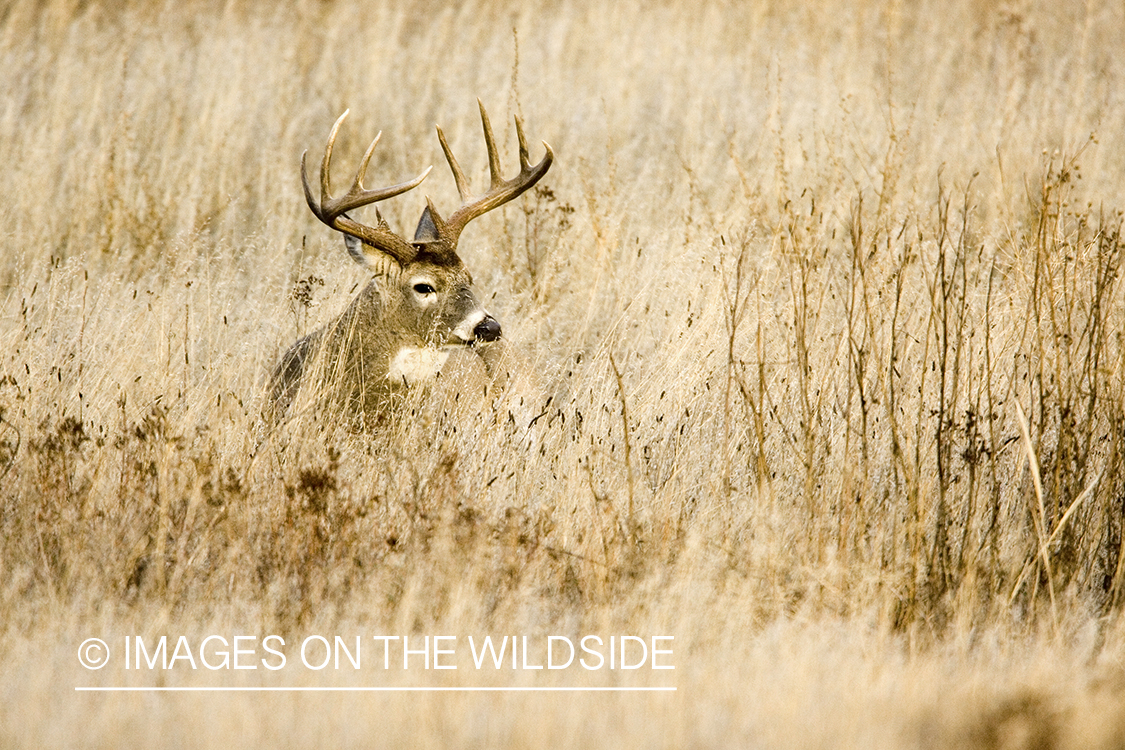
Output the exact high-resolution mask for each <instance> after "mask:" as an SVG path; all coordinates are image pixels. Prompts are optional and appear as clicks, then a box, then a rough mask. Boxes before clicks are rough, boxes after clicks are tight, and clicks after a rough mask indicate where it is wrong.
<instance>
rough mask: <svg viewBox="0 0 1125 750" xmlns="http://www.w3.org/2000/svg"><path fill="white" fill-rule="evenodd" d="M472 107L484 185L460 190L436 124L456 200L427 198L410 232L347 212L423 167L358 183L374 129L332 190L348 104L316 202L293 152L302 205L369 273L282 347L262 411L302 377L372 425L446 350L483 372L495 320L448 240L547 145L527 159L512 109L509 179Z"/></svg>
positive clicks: (383, 195) (279, 408)
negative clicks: (445, 202) (353, 167)
mask: <svg viewBox="0 0 1125 750" xmlns="http://www.w3.org/2000/svg"><path fill="white" fill-rule="evenodd" d="M480 110H481V120H482V123H483V125H484V131H485V142H486V145H487V147H488V156H489V171H490V174H491V186H490V188H489V190H488V191H487V192H485V193H484V194H483V195H480V196H477V197H470V196H469V192H468V190H469V189H468V182H467V180H466V179H465V176H464V174H463V173H462V171H461V168H460V166H458V164H457V161H456V159H455V158H454V157H453V154H452V152H451V151H450V149H449V146H448V144H447V143H446V141H445V136H444V134H443V133H442V131H441V128H438V138H439V140H440V142H441V146H442V149H443V151H444V152H445V157H446V160H447V161H448V162H449V166H450V169H451V170H452V172H453V176H454V179H455V180H456V182H457V189H458V192H459V193H460V195H461V200H462V205H461V207H460V208H459V209H458V210H457V211H456V212H454V214H453V215H452V216H450V218H449V220H448V221H446V220H443V219H442V218H441V216H440V214H439V213H438V212H437V210H436V209H435V208H434V206H433V204H432V203H430V202H429V201H428V200H427V206H426V209H425V210H424V211H423V213H422V217H421V219H420V220H419V222H418V228H417V230H416V231H415V233H414V238H413V240H411V241H410V242H407V241H406V240H405V239H404V238H402V237H400V236H399V235H397V234H395V233H393V232H391V230H390V228H389V227H388V226H387V224H386V222H385V221H383V219H382V217H381V216H379V215H378V214H376V216H377V224H376V225H375V226H368V225H364V224H360V223H358V222H356V221H355V220H353V219H352V218H350V217H349V216H348V215H347V211H350V210H352V209H354V208H358V207H359V206H362V205H366V204H369V203H373V202H377V201H380V200H385V199H387V198H390V197H393V196H394V195H398V194H400V193H403V192H406V191H407V190H410V189H412V188H414V187H416V186H417V185H418V184H420V183H421V182H422V180H423V179H425V177H426V175H427V174H428V173H429V169H427V170H426V171H425V172H423V173H422V174H421V175H420V176H418V177H417V178H415V179H414V180H411V181H409V182H405V183H401V184H399V185H395V186H393V187H389V188H383V189H380V190H366V189H364V188H363V185H362V181H363V176H364V173H365V172H366V169H367V164H368V161H369V160H370V158H371V153H372V151H373V150H374V148H375V145H376V143H378V140H379V139H378V137H376V139H375V141H374V142H373V143H372V144H371V146H370V147H369V148H368V150H367V153H366V154H365V155H364V158H363V161H362V163H361V165H360V169H359V173H358V174H357V176H356V178H355V182H354V184H353V185H352V188H351V190H350V191H349V192H348V194H347V195H344V196H342V197H340V198H333V197H331V189H330V186H329V179H328V170H329V163H330V160H331V155H332V146H333V143H334V142H335V139H336V133H337V131H338V130H339V127H340V124H341V123H342V122H343V120H344V118H345V117H346V116H347V114H348V113H347V112H345V113H344V114H343V115H342V116H341V117H340V119H339V120H337V121H336V125H335V126H334V127H333V129H332V134H331V135H330V136H329V140H328V146H327V148H326V149H325V155H324V161H323V163H322V166H321V199H320V201H319V202H318V201H316V200H315V199H314V198H313V195H312V190H311V189H310V187H309V182H308V177H307V173H306V170H305V167H304V157H303V156H302V162H301V163H302V177H303V178H304V187H305V197H306V199H307V201H308V204H309V207H310V208H311V209H312V211H313V213H314V214H316V216H317V217H318V218H320V219H321V221H323V222H324V223H325V224H328V225H329V226H331V227H332V228H334V229H336V230H338V231H340V232H342V233H343V234H344V239H345V244H346V246H347V249H348V253H349V255H351V257H352V259H353V260H355V261H356V262H358V263H360V264H362V265H364V266H366V267H368V268H369V269H370V270H371V271H372V272H373V276H372V279H371V281H370V282H369V283H368V284H367V286H366V287H365V288H364V289H363V290H362V291H361V292H360V293H359V295H358V296H357V297H356V298H355V299H354V300H353V301H352V303H351V304H350V305H349V306H348V308H347V309H346V310H345V311H344V312H343V313H342V314H341V315H340V316H339V317H338V318H336V319H335V320H333V321H331V322H330V323H328V324H327V325H325V326H324V327H323V328H321V329H319V330H317V331H315V332H313V333H311V334H309V335H308V336H306V337H305V338H303V339H301V340H299V341H298V342H297V343H295V344H294V345H293V346H292V347H290V349H289V350H288V351H287V352H286V353H285V354H284V355H283V356H282V358H281V361H280V362H279V363H278V365H277V367H276V368H275V369H274V372H273V375H272V377H271V384H270V393H269V404H268V406H267V416H268V418H269V419H270V421H272V422H277V421H278V420H280V418H281V417H282V416H284V415H285V414H286V412H287V411H289V410H290V408H291V406H292V404H293V402H294V400H295V397H296V396H297V394H298V392H299V391H300V389H301V388H302V387H303V386H309V387H311V389H312V391H313V392H314V395H315V400H316V401H317V402H320V403H321V404H322V405H326V406H328V408H329V409H330V410H331V411H332V412H334V413H340V414H343V415H345V416H347V417H349V418H352V419H360V420H361V421H362V424H363V425H364V426H366V427H374V426H376V425H378V423H379V422H380V421H381V420H382V419H383V417H384V416H385V415H386V414H387V413H388V411H389V410H390V409H391V408H392V407H393V402H394V399H395V396H396V394H399V393H401V392H402V390H403V389H404V388H406V387H408V386H410V385H412V384H415V383H419V382H423V381H426V380H429V379H432V378H434V377H436V376H437V375H438V374H439V373H440V372H441V370H442V368H443V367H444V366H445V365H446V363H447V362H448V361H449V360H450V358H451V357H453V358H455V360H456V361H457V362H458V363H459V364H460V365H461V366H462V367H463V366H465V363H466V362H468V363H470V364H469V366H471V367H473V366H475V367H478V368H480V369H481V370H482V371H484V372H485V373H487V370H488V361H489V359H490V357H489V353H488V350H489V348H490V347H495V346H497V345H498V344H497V342H498V340H499V339H500V337H501V326H500V323H499V322H498V321H497V320H496V319H495V318H494V317H493V316H492V315H491V314H489V313H488V311H487V310H485V309H484V308H483V307H482V306H481V304H480V303H479V301H478V300H477V297H476V295H475V294H474V292H473V289H472V277H471V276H470V274H469V272H468V270H467V269H466V268H465V266H464V264H463V263H462V262H461V259H460V257H459V256H458V255H457V240H458V238H459V236H460V233H461V230H462V229H463V228H464V226H465V224H467V223H468V222H469V221H471V220H472V219H474V218H476V217H477V216H480V215H481V214H483V213H485V212H487V211H490V210H492V209H493V208H496V207H498V206H500V205H503V204H504V203H506V202H508V201H510V200H512V199H514V198H515V197H517V196H518V195H520V194H521V193H523V192H524V191H525V190H527V189H528V188H530V187H531V186H532V185H534V184H535V183H536V182H537V181H538V180H539V179H540V178H541V177H542V176H543V175H544V174H545V173H546V172H547V169H548V168H550V165H551V162H552V160H553V157H554V155H553V153H552V152H551V149H550V147H549V146H547V144H545V143H544V144H543V145H544V147H545V148H546V151H547V153H546V156H544V158H543V159H542V161H540V163H539V164H538V165H535V166H534V167H532V166H531V165H530V164H529V163H528V154H527V146H526V143H525V140H524V135H523V128H522V125H521V124H520V121H519V120H518V119H517V120H516V132H517V135H518V137H519V143H520V173H519V174H518V175H517V176H516V177H515V178H513V179H511V180H502V179H501V178H500V174H499V170H500V165H499V158H498V155H497V151H496V146H495V142H494V138H493V135H492V128H491V126H490V124H489V122H488V115H487V113H485V111H484V107H483V105H481V108H480ZM467 353H468V354H469V356H468V357H466V354H467Z"/></svg>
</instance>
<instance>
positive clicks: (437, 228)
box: [413, 198, 445, 245]
mask: <svg viewBox="0 0 1125 750" xmlns="http://www.w3.org/2000/svg"><path fill="white" fill-rule="evenodd" d="M444 228H445V222H444V221H443V220H442V218H441V214H439V213H438V212H437V209H436V208H434V204H433V203H431V202H430V199H429V198H427V199H426V208H425V210H424V211H422V218H421V219H419V220H418V228H417V229H415V230H414V240H413V244H415V245H430V244H433V243H435V242H441V234H442V230H443V229H444Z"/></svg>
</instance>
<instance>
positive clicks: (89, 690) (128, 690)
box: [74, 687, 676, 693]
mask: <svg viewBox="0 0 1125 750" xmlns="http://www.w3.org/2000/svg"><path fill="white" fill-rule="evenodd" d="M74 690H75V692H80V693H317V692H321V693H323V692H329V693H550V692H556V693H558V692H564V693H608V692H615V693H646V692H647V693H652V692H666V693H668V692H670V693H674V692H676V688H674V687H76V688H74Z"/></svg>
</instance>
